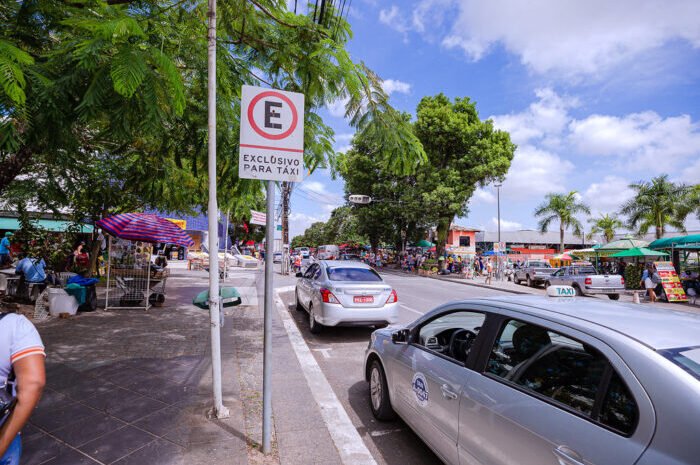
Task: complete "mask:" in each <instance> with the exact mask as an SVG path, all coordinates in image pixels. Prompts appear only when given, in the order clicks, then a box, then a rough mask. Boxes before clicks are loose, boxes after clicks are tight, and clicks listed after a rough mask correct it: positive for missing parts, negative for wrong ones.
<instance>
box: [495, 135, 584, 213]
mask: <svg viewBox="0 0 700 465" xmlns="http://www.w3.org/2000/svg"><path fill="white" fill-rule="evenodd" d="M573 170H574V164H573V163H571V162H570V161H568V160H564V159H562V158H560V157H559V156H558V155H556V154H554V153H552V152H549V151H546V150H543V149H540V148H537V147H535V146H533V145H522V146H519V147H518V149H517V150H516V151H515V156H514V157H513V162H512V163H511V165H510V170H509V171H508V175H507V176H506V180H505V182H504V183H503V187H502V188H501V202H504V201H511V202H512V201H519V200H523V199H527V198H533V197H535V198H540V197H542V196H543V195H545V194H547V193H549V192H564V191H566V186H567V184H568V182H567V181H568V178H569V176H570V174H571V173H572V172H573Z"/></svg>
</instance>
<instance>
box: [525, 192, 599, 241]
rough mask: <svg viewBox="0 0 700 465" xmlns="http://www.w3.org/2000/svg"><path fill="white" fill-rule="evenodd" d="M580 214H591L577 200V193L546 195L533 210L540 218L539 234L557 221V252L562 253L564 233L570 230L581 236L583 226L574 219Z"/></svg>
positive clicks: (586, 207) (586, 206)
mask: <svg viewBox="0 0 700 465" xmlns="http://www.w3.org/2000/svg"><path fill="white" fill-rule="evenodd" d="M580 213H586V214H589V215H590V214H591V210H590V208H589V207H588V205H586V204H584V203H583V202H581V201H580V200H579V195H578V192H576V191H571V192H569V193H568V194H547V195H546V196H545V201H544V202H543V203H542V204H540V205H539V206H538V207H537V208H536V209H535V216H536V217H539V218H540V221H539V224H538V226H539V228H540V231H541V232H547V230H548V229H549V226H550V224H552V223H553V222H554V221H557V220H558V221H559V252H560V253H563V252H564V231H566V230H567V229H569V228H571V229H572V230H573V232H574V234H576V235H579V236H581V235H582V234H583V225H582V224H581V222H580V221H579V219H578V218H577V217H576V215H578V214H580Z"/></svg>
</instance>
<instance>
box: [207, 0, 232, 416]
mask: <svg viewBox="0 0 700 465" xmlns="http://www.w3.org/2000/svg"><path fill="white" fill-rule="evenodd" d="M207 38H208V48H207V78H208V88H207V94H208V95H207V97H208V100H207V105H208V135H207V137H208V142H209V146H208V156H209V159H208V162H209V173H208V174H209V206H208V207H209V208H208V211H207V216H208V217H209V318H210V323H211V370H212V383H211V384H212V390H213V393H214V409H213V412H212V413H213V414H214V417H216V418H227V417H228V415H229V412H228V409H227V408H226V407H224V400H223V394H222V388H221V308H220V304H221V299H220V298H219V244H218V239H219V237H218V236H219V220H218V217H217V212H218V208H217V204H216V0H209V30H208V34H207Z"/></svg>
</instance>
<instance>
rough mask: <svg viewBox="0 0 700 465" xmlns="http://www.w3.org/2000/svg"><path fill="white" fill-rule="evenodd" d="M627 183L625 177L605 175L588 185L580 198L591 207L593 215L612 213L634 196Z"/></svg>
mask: <svg viewBox="0 0 700 465" xmlns="http://www.w3.org/2000/svg"><path fill="white" fill-rule="evenodd" d="M629 184H630V182H629V181H628V180H627V179H624V178H622V177H620V176H615V175H608V176H605V177H604V178H603V179H602V181H600V182H594V183H592V184H591V185H590V186H588V188H587V189H586V190H585V191H584V192H583V195H582V200H583V201H584V203H586V204H587V205H588V206H589V207H591V213H592V214H593V216H598V215H599V214H611V215H613V214H614V213H615V212H616V211H617V210H619V209H620V205H622V204H623V203H624V202H626V201H628V200H629V199H631V198H632V197H634V191H632V189H630V188H629ZM613 216H614V215H613Z"/></svg>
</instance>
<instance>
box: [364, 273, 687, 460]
mask: <svg viewBox="0 0 700 465" xmlns="http://www.w3.org/2000/svg"><path fill="white" fill-rule="evenodd" d="M558 289H559V290H558ZM569 289H570V288H567V287H563V286H552V287H551V288H550V290H548V294H549V295H555V293H556V294H559V295H567V294H569V293H570V292H571V291H569ZM365 376H366V380H367V381H368V382H369V387H370V393H369V395H370V406H371V408H372V412H373V413H374V415H375V417H377V418H378V419H380V420H389V419H392V418H393V417H394V416H395V413H398V414H399V415H400V416H401V418H403V420H405V422H406V423H407V424H408V425H409V426H411V428H412V429H413V430H414V431H415V432H416V433H418V434H419V435H420V436H421V438H422V439H423V440H424V441H425V442H426V443H427V444H428V445H429V446H430V448H432V449H433V451H435V453H436V454H437V455H438V456H439V457H441V458H442V460H444V461H445V462H446V463H448V464H461V465H477V464H478V465H487V464H488V465H500V464H511V465H512V464H519V465H584V464H585V465H632V464H636V465H681V464H682V465H691V464H698V463H700V440H698V438H700V315H697V314H692V313H686V312H680V311H669V310H661V309H658V308H652V307H650V306H643V305H628V304H620V303H613V302H605V301H599V300H594V299H583V298H574V297H564V298H557V299H555V298H547V297H535V296H513V297H501V298H484V299H471V300H465V301H459V302H452V303H449V304H446V305H442V306H440V307H438V308H436V309H435V310H433V311H431V312H429V313H427V314H426V315H424V316H423V317H421V318H420V319H418V320H417V321H415V322H413V323H411V324H409V325H408V326H406V327H405V328H401V329H397V328H396V327H393V328H391V327H390V328H385V329H380V330H377V331H375V332H374V333H373V334H372V338H371V341H370V345H369V347H368V349H367V353H366V362H365Z"/></svg>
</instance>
